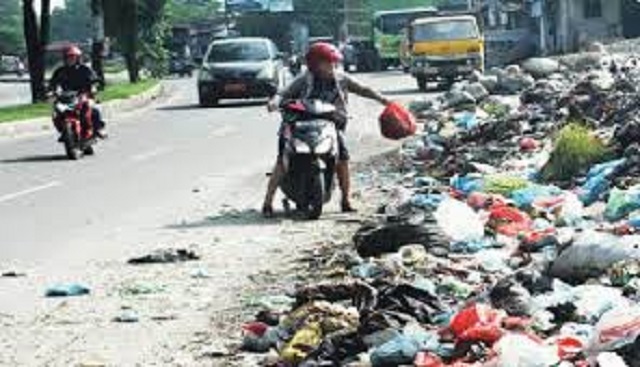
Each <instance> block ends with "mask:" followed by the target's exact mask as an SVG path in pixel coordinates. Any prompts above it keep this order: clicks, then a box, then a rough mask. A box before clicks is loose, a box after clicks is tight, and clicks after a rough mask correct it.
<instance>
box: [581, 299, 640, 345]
mask: <svg viewBox="0 0 640 367" xmlns="http://www.w3.org/2000/svg"><path fill="white" fill-rule="evenodd" d="M639 337H640V306H635V307H624V306H623V307H616V308H615V309H612V310H610V311H609V312H607V313H605V314H604V315H602V318H601V319H600V321H599V322H598V324H596V332H595V335H594V338H593V340H592V342H591V347H590V348H589V349H590V351H591V352H592V353H593V354H596V353H600V352H610V351H615V350H616V349H620V348H622V347H624V346H627V345H629V344H632V343H635V341H636V339H638V338H639Z"/></svg>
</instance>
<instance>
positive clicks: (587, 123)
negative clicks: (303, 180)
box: [243, 59, 640, 367]
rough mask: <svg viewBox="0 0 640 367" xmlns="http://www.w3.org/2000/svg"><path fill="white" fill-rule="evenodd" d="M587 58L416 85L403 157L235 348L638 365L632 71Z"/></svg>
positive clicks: (376, 361) (280, 355) (372, 360)
mask: <svg viewBox="0 0 640 367" xmlns="http://www.w3.org/2000/svg"><path fill="white" fill-rule="evenodd" d="M594 65H595V66H594V67H591V68H583V67H579V68H574V67H569V66H567V65H566V64H563V63H562V62H559V61H557V60H551V59H534V60H529V61H528V62H525V63H524V64H523V66H522V67H517V66H511V67H508V68H507V69H505V70H494V71H493V72H491V73H489V74H488V75H475V76H474V77H473V78H472V79H471V80H470V81H465V82H461V83H458V84H456V85H454V86H453V87H452V89H451V90H450V91H449V92H448V93H446V94H445V95H443V96H442V98H440V99H438V100H436V101H428V100H420V101H415V102H414V103H413V104H412V106H411V108H412V109H413V111H414V113H415V114H416V115H417V116H418V117H420V118H421V119H422V120H423V122H424V125H425V126H424V132H423V133H422V134H421V135H420V136H418V137H416V138H415V139H412V140H411V141H408V142H406V144H405V146H404V148H403V150H402V152H401V155H402V157H403V159H404V161H405V163H406V164H405V166H409V167H410V168H411V169H410V173H409V174H406V175H403V177H402V179H400V180H399V181H398V182H396V183H395V189H394V190H391V191H392V193H391V194H390V195H389V198H388V200H387V202H386V203H384V205H381V207H380V210H379V214H380V215H379V216H378V217H376V219H374V220H372V221H371V222H370V223H367V224H366V225H364V226H363V227H362V228H361V229H360V230H359V231H358V232H357V233H356V235H355V236H354V239H353V244H354V246H353V248H352V249H347V250H344V251H334V252H333V253H332V254H330V258H328V259H326V260H322V259H319V260H318V262H320V265H319V266H318V267H317V268H316V269H315V271H316V274H315V275H316V276H315V282H312V284H306V285H304V286H299V287H297V288H296V290H295V291H293V292H292V293H291V294H289V295H288V296H282V297H281V298H280V299H279V302H278V306H279V307H275V306H274V305H270V306H266V307H264V310H262V312H260V313H259V314H258V316H257V317H256V320H255V321H254V322H251V323H249V324H247V325H245V326H244V329H243V330H244V335H245V336H244V341H243V348H244V349H245V350H248V351H252V352H261V353H268V352H271V357H270V358H267V361H266V362H265V364H267V365H276V366H373V367H379V366H381V367H384V366H402V365H409V366H416V367H446V366H452V367H471V366H473V367H549V366H566V367H569V366H585V367H586V366H600V367H614V366H615V367H618V366H630V367H637V366H640V180H639V179H638V177H639V176H638V174H637V173H638V169H639V168H640V164H639V163H640V146H638V144H639V143H640V140H639V139H638V137H639V133H640V114H639V113H638V112H640V92H639V91H638V90H637V86H638V85H640V84H639V83H638V82H640V76H638V74H636V70H635V69H633V68H618V67H611V65H610V64H608V65H605V64H601V63H600V64H599V63H597V62H596V63H595V64H594ZM318 279H324V280H323V281H318Z"/></svg>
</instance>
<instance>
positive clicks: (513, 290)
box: [489, 277, 531, 316]
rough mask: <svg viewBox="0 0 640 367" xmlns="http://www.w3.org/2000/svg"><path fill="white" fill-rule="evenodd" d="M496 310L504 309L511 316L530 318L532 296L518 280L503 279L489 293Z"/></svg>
mask: <svg viewBox="0 0 640 367" xmlns="http://www.w3.org/2000/svg"><path fill="white" fill-rule="evenodd" d="M489 299H490V300H491V305H492V306H493V307H494V308H497V309H502V310H505V311H506V312H507V314H509V315H510V316H530V315H531V310H530V304H531V294H530V293H529V291H528V290H527V289H526V288H525V287H523V286H522V285H520V284H519V283H518V282H517V281H516V279H514V278H511V277H508V278H504V279H501V280H500V281H498V283H497V284H496V285H495V286H494V287H493V288H492V289H491V291H490V292H489Z"/></svg>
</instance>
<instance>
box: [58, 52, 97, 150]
mask: <svg viewBox="0 0 640 367" xmlns="http://www.w3.org/2000/svg"><path fill="white" fill-rule="evenodd" d="M81 57H82V51H81V50H80V48H78V47H77V46H69V47H66V48H65V50H64V53H63V59H64V65H63V66H61V67H59V68H58V69H56V71H55V72H54V73H53V76H52V77H51V80H50V81H49V90H51V91H54V92H55V91H56V90H58V88H60V89H62V90H63V91H74V92H78V93H80V94H83V95H84V96H86V102H84V104H83V106H82V111H81V112H82V113H81V118H82V123H83V125H84V128H85V129H86V131H93V132H94V133H95V135H96V136H97V137H99V138H106V136H107V134H106V130H105V122H104V120H103V119H102V113H101V111H100V108H99V107H98V105H97V104H96V102H95V100H94V99H93V98H94V94H95V93H94V92H95V86H96V85H97V84H99V83H101V80H99V79H98V77H97V76H96V73H95V72H94V71H93V70H92V69H91V68H90V67H88V66H87V65H84V64H83V63H81Z"/></svg>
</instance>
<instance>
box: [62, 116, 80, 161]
mask: <svg viewBox="0 0 640 367" xmlns="http://www.w3.org/2000/svg"><path fill="white" fill-rule="evenodd" d="M62 142H63V144H64V150H65V152H66V154H67V158H69V159H71V160H73V161H75V160H78V159H80V157H81V156H82V151H81V150H80V147H79V146H78V137H77V136H76V133H75V131H73V129H72V128H71V125H69V124H65V126H64V130H62Z"/></svg>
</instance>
